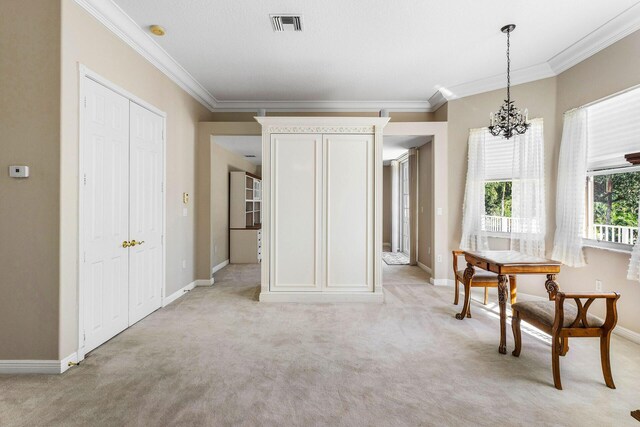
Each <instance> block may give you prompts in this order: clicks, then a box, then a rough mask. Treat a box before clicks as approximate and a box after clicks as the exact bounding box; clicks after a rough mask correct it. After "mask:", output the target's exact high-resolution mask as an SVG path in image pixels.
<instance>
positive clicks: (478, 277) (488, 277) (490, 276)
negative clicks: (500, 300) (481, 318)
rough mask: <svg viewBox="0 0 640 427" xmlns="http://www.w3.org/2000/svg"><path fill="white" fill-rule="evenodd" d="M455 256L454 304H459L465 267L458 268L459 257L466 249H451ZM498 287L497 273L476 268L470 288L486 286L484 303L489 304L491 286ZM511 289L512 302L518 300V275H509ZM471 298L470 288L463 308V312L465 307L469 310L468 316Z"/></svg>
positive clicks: (459, 316)
mask: <svg viewBox="0 0 640 427" xmlns="http://www.w3.org/2000/svg"><path fill="white" fill-rule="evenodd" d="M451 254H452V258H453V277H455V279H454V280H455V296H454V297H453V304H454V305H458V298H459V296H460V283H462V285H463V286H464V268H463V269H462V270H459V269H458V257H459V256H461V255H463V254H464V251H451ZM497 287H498V275H497V274H496V273H492V272H490V271H486V270H483V269H481V268H476V269H475V274H474V276H473V279H472V280H471V286H470V288H484V300H483V304H484V305H487V302H488V301H489V288H497ZM509 291H510V294H511V295H510V296H511V304H514V303H515V302H516V293H517V291H516V277H515V276H509ZM470 299H471V292H470V289H465V292H464V306H463V309H462V313H464V311H465V308H464V307H466V310H467V317H471V305H470V304H469V300H470ZM462 313H460V314H462ZM460 314H459V315H456V317H457V318H458V319H461V318H464V316H461V315H460Z"/></svg>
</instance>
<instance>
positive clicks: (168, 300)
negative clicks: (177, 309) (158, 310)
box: [162, 282, 196, 307]
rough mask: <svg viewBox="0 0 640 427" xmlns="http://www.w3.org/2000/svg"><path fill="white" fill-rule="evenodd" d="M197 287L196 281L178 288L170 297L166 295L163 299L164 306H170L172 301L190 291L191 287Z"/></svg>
mask: <svg viewBox="0 0 640 427" xmlns="http://www.w3.org/2000/svg"><path fill="white" fill-rule="evenodd" d="M195 287H196V282H191V283H189V284H188V285H187V286H185V287H183V288H182V289H178V290H177V291H175V292H174V293H172V294H171V295H169V296H168V297H165V298H164V299H163V300H162V306H163V307H166V306H168V305H169V304H171V303H172V302H174V301H175V300H177V299H178V298H180V297H181V296H182V295H184V294H186V293H187V292H189V291H190V290H191V289H193V288H195Z"/></svg>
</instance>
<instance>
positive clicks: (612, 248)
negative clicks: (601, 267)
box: [582, 239, 633, 255]
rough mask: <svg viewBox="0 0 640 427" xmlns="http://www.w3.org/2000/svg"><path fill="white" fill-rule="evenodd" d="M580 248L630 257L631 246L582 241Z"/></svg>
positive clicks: (589, 240)
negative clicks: (600, 250)
mask: <svg viewBox="0 0 640 427" xmlns="http://www.w3.org/2000/svg"><path fill="white" fill-rule="evenodd" d="M582 246H583V247H586V248H593V249H602V250H605V251H609V252H616V253H619V254H626V255H631V251H632V250H633V245H625V244H622V243H612V242H601V241H598V240H591V239H583V240H582Z"/></svg>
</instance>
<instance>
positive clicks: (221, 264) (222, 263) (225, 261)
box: [211, 259, 229, 274]
mask: <svg viewBox="0 0 640 427" xmlns="http://www.w3.org/2000/svg"><path fill="white" fill-rule="evenodd" d="M227 265H229V260H228V259H225V260H224V261H222V262H221V263H220V264H218V265H216V266H215V267H213V268H212V269H211V274H215V273H216V271H220V270H222V269H223V268H224V267H226V266H227Z"/></svg>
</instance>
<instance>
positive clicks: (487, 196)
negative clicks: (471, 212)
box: [483, 180, 513, 233]
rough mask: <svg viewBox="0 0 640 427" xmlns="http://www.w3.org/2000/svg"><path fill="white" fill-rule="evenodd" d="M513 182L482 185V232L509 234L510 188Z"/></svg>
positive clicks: (494, 182) (489, 182)
mask: <svg viewBox="0 0 640 427" xmlns="http://www.w3.org/2000/svg"><path fill="white" fill-rule="evenodd" d="M512 186H513V181H510V180H509V181H506V180H505V181H488V182H487V183H485V185H484V209H485V211H484V218H483V226H484V230H485V231H487V232H489V233H492V232H493V233H510V232H511V188H512Z"/></svg>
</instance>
